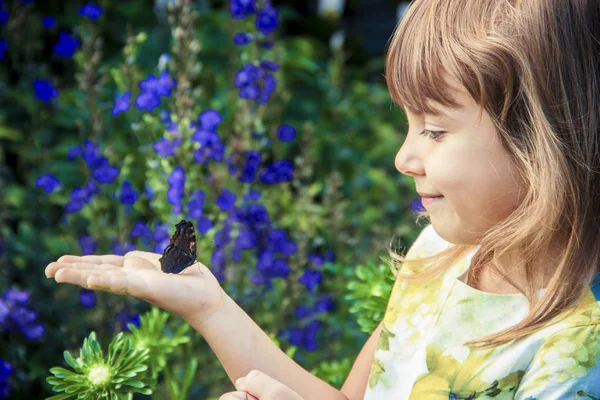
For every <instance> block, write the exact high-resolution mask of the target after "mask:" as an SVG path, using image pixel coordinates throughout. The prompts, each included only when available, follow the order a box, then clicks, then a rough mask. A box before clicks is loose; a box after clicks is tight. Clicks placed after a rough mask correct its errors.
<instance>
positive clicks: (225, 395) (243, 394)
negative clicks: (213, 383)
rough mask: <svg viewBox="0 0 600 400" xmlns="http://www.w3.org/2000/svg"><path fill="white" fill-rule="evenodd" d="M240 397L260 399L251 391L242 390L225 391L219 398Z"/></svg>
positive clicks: (235, 399) (238, 399)
mask: <svg viewBox="0 0 600 400" xmlns="http://www.w3.org/2000/svg"><path fill="white" fill-rule="evenodd" d="M240 399H241V400H259V399H257V398H256V397H254V396H252V395H251V394H250V393H247V392H240V391H236V392H228V393H223V394H222V395H221V397H219V400H240Z"/></svg>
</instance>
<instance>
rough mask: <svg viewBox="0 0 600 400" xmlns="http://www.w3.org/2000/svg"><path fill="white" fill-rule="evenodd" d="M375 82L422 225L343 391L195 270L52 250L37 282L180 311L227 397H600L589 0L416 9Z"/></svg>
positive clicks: (598, 68) (462, 2)
mask: <svg viewBox="0 0 600 400" xmlns="http://www.w3.org/2000/svg"><path fill="white" fill-rule="evenodd" d="M386 79H387V83H388V87H389V89H390V92H391V95H392V98H393V99H394V101H395V102H396V103H397V104H398V105H400V106H401V107H402V108H403V109H404V110H405V111H406V114H407V116H408V121H409V130H408V136H407V137H406V140H405V141H404V143H403V144H402V147H401V148H400V150H399V152H398V155H397V157H396V160H395V163H396V167H397V169H398V170H399V171H400V172H401V173H403V174H406V175H410V176H412V177H413V178H414V180H415V184H416V187H417V190H418V192H419V193H420V194H421V195H422V196H423V205H424V207H425V208H426V210H427V211H426V212H423V213H421V214H420V216H426V217H428V218H429V219H430V222H431V224H429V225H427V226H426V227H425V228H424V229H423V231H422V232H421V234H420V235H419V236H418V238H417V239H416V241H415V242H414V243H413V245H412V246H411V248H410V249H409V251H408V253H407V254H406V256H405V257H401V256H399V255H396V254H394V253H393V252H391V255H392V257H391V259H390V261H391V264H392V266H394V267H399V266H401V265H402V269H401V271H400V270H399V271H397V280H396V283H395V284H394V287H393V291H392V294H391V297H390V300H389V304H388V308H387V311H386V314H385V316H384V319H383V321H382V322H381V323H380V325H379V326H378V328H377V329H376V330H375V332H374V333H373V334H372V336H371V337H370V339H369V340H368V341H367V342H366V344H365V346H364V348H363V349H362V351H361V352H360V354H359V355H358V358H357V360H356V362H355V364H354V366H353V368H352V371H351V372H350V375H349V376H348V378H347V380H346V382H345V384H344V386H343V387H342V389H341V391H338V390H336V389H335V388H333V387H331V386H329V385H328V384H326V383H325V382H323V381H321V380H319V379H318V378H316V377H315V376H313V375H311V374H310V373H309V372H308V371H306V370H305V369H303V368H302V367H301V366H299V365H298V364H296V363H295V362H294V361H293V360H291V359H290V358H288V357H287V356H286V355H285V354H284V353H283V352H282V351H281V350H279V349H278V348H277V347H276V346H275V345H274V344H273V343H272V342H271V340H270V339H269V338H268V336H267V335H266V334H265V333H264V332H263V331H262V330H261V329H260V328H259V327H258V326H257V325H256V324H255V323H254V322H253V321H252V320H251V319H250V318H249V317H248V315H247V314H246V313H244V311H243V310H242V309H241V308H240V307H238V306H237V305H236V304H235V303H234V302H233V301H232V299H231V298H230V297H229V296H228V295H227V294H226V293H225V292H224V291H223V290H222V289H221V288H220V287H219V285H218V283H217V281H216V279H215V278H214V277H213V276H212V275H211V273H210V270H209V269H208V268H206V267H205V266H202V265H201V266H200V268H201V269H202V272H203V274H201V273H199V272H198V269H197V268H189V269H187V271H186V273H185V274H183V275H171V274H163V273H161V272H160V268H159V265H158V262H157V259H158V257H159V255H158V254H153V253H146V252H131V253H128V254H127V255H126V256H124V257H121V256H114V255H106V256H85V257H74V256H63V257H61V258H60V259H59V260H58V261H57V262H54V263H51V264H50V265H49V266H48V267H47V269H46V274H47V276H49V277H52V276H54V278H55V279H56V281H57V282H68V283H72V284H78V285H81V286H83V287H87V288H93V289H100V290H106V291H110V292H113V293H121V294H128V295H130V296H135V297H137V298H140V299H143V300H146V301H148V302H150V303H153V304H156V305H158V306H160V307H162V308H164V309H166V310H169V311H172V312H174V313H177V314H179V315H181V316H182V317H183V318H185V320H186V321H188V322H189V323H190V324H191V325H192V326H193V327H194V328H195V329H196V330H197V331H198V332H200V333H201V334H202V335H203V336H204V337H205V338H206V340H207V341H208V343H209V344H210V346H211V348H212V349H213V350H214V352H215V353H216V355H217V356H218V358H219V360H220V361H221V363H222V364H223V366H224V368H225V370H226V371H227V373H228V374H229V376H230V378H231V380H232V382H235V381H236V380H237V379H238V378H240V377H243V376H245V375H247V374H248V376H247V377H246V378H245V380H244V382H239V383H238V385H237V387H236V388H237V389H238V391H236V392H232V393H229V394H225V395H223V396H222V397H221V399H222V400H225V399H234V398H244V396H247V398H258V399H260V400H301V399H304V400H321V399H332V400H346V399H349V400H359V399H367V400H375V399H377V400H383V399H490V398H494V399H522V400H525V399H541V400H550V399H575V398H587V399H598V398H600V363H599V357H600V325H599V324H600V307H599V304H600V303H598V300H600V285H597V284H595V283H594V275H595V274H596V273H597V270H598V264H599V261H600V260H599V258H600V245H599V243H598V240H599V238H600V232H599V231H600V212H599V210H598V208H599V207H600V177H599V175H598V174H599V172H600V2H599V1H597V0H571V1H568V0H417V1H414V2H413V4H412V5H411V6H410V7H409V9H408V11H407V13H406V14H405V16H404V17H403V19H402V20H401V22H400V24H399V25H398V27H397V30H396V31H395V33H394V36H393V38H392V40H391V43H390V46H389V51H388V55H387V65H386ZM248 393H249V395H248ZM237 395H239V396H240V397H235V396H237Z"/></svg>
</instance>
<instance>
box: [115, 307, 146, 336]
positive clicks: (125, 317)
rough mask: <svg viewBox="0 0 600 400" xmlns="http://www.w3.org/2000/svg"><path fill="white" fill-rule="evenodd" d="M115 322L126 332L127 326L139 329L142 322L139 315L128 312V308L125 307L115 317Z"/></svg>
mask: <svg viewBox="0 0 600 400" xmlns="http://www.w3.org/2000/svg"><path fill="white" fill-rule="evenodd" d="M115 322H116V323H117V324H118V325H119V327H120V328H121V330H122V331H128V330H129V327H128V325H129V324H132V325H134V326H137V327H138V328H139V326H140V324H141V322H142V320H141V319H140V315H139V314H135V313H131V312H129V307H128V306H127V305H125V307H123V309H122V310H121V311H119V312H118V313H117V314H116V315H115Z"/></svg>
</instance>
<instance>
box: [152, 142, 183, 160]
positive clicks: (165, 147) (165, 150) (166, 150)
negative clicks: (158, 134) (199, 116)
mask: <svg viewBox="0 0 600 400" xmlns="http://www.w3.org/2000/svg"><path fill="white" fill-rule="evenodd" d="M179 146H181V139H180V138H175V139H173V140H169V139H167V138H165V137H162V138H160V139H159V140H158V141H157V142H156V143H154V144H153V145H152V148H154V151H155V152H156V154H158V156H159V157H163V158H164V157H170V156H174V155H175V151H176V150H177V148H178V147H179Z"/></svg>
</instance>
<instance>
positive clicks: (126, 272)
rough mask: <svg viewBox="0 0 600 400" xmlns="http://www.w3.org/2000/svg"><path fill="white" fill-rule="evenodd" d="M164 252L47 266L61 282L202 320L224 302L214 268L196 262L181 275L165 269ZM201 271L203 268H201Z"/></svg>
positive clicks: (89, 258)
mask: <svg viewBox="0 0 600 400" xmlns="http://www.w3.org/2000/svg"><path fill="white" fill-rule="evenodd" d="M160 257H161V255H160V254H157V253H150V252H146V251H130V252H129V253H127V254H125V255H124V256H117V255H112V254H109V255H89V256H81V257H79V256H71V255H65V256H62V257H60V258H59V259H58V260H57V261H56V262H51V263H50V264H48V266H47V267H46V276H47V277H48V278H54V279H55V280H56V282H59V283H71V284H74V285H79V286H81V287H83V288H86V289H93V290H103V291H106V292H110V293H115V294H122V295H128V296H132V297H136V298H138V299H141V300H144V301H146V302H148V303H151V304H154V305H156V306H158V307H160V308H162V309H164V310H167V311H171V312H173V313H175V314H178V315H179V316H181V317H183V318H184V319H185V320H186V321H188V322H189V321H192V320H193V321H194V322H197V323H202V322H203V321H205V320H206V319H207V318H208V317H210V316H211V315H213V314H214V313H215V312H216V311H218V310H219V309H220V307H221V306H222V304H224V301H223V300H224V297H225V292H224V291H223V289H222V288H221V286H220V285H219V282H218V281H217V279H216V278H215V276H214V275H213V274H212V273H211V271H210V270H209V269H208V268H207V267H206V266H204V265H202V264H200V263H196V264H194V265H192V266H190V267H188V268H187V269H186V270H185V271H184V272H182V273H181V274H168V273H164V272H162V271H161V268H160V263H159V261H158V259H159V258H160ZM199 270H200V271H199Z"/></svg>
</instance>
